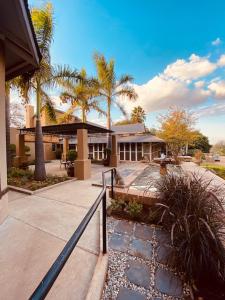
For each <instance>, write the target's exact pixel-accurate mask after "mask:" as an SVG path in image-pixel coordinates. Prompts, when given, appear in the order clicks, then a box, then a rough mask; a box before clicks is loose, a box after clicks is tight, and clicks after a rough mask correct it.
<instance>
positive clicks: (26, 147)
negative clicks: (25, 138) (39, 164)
mask: <svg viewBox="0 0 225 300" xmlns="http://www.w3.org/2000/svg"><path fill="white" fill-rule="evenodd" d="M24 150H25V153H27V152H30V147H29V146H27V145H25V147H24Z"/></svg>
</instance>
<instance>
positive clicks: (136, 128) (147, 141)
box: [26, 105, 165, 161]
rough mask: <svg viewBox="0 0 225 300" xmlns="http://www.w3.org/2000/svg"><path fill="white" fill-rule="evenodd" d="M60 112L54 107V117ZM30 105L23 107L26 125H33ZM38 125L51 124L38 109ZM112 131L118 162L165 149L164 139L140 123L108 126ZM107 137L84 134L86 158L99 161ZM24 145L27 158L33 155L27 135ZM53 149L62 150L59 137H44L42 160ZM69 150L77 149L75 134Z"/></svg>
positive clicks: (50, 156)
mask: <svg viewBox="0 0 225 300" xmlns="http://www.w3.org/2000/svg"><path fill="white" fill-rule="evenodd" d="M63 114H64V112H63V111H60V110H56V117H57V119H59V118H60V117H61V116H62V115H63ZM34 119H35V116H34V108H33V106H31V105H28V106H27V107H26V127H27V128H29V127H34V125H35V120H34ZM41 121H42V126H45V125H52V124H53V123H52V121H50V120H49V119H48V117H47V115H46V113H45V112H42V117H41ZM70 122H71V123H74V122H80V119H79V118H77V117H75V116H74V117H73V118H72V119H71V120H70ZM112 131H114V133H113V134H116V135H117V141H118V154H119V159H120V161H140V160H142V159H143V158H147V159H148V160H150V161H151V160H153V159H154V158H155V157H159V156H160V154H161V152H165V142H164V141H163V140H162V139H160V138H158V137H156V136H154V135H151V134H149V132H146V129H145V126H144V124H140V123H138V124H128V125H114V126H112ZM107 141H108V138H107V136H106V135H103V134H93V135H89V137H88V147H89V158H91V159H94V160H102V159H104V157H105V149H106V148H107ZM26 144H27V145H28V146H29V147H30V148H31V153H30V158H31V159H33V158H34V143H33V139H32V138H31V139H30V141H29V136H28V137H26ZM57 149H61V150H63V137H55V138H54V141H53V140H52V139H51V138H50V137H49V138H45V140H44V152H45V159H46V160H48V159H49V160H51V159H55V158H56V156H55V154H56V151H57ZM69 149H70V150H72V149H74V150H77V138H76V136H74V137H71V138H70V139H69Z"/></svg>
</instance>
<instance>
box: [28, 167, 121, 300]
mask: <svg viewBox="0 0 225 300" xmlns="http://www.w3.org/2000/svg"><path fill="white" fill-rule="evenodd" d="M108 172H111V191H112V198H113V179H114V176H115V173H116V169H115V168H111V169H109V170H107V171H104V172H102V184H103V186H102V191H101V193H100V194H99V195H98V197H97V199H96V200H95V202H94V204H93V205H92V206H91V208H90V209H89V211H88V212H87V214H86V216H85V217H84V218H83V220H82V221H81V223H80V225H79V226H78V227H77V229H76V230H75V232H74V233H73V235H72V236H71V238H70V239H69V241H68V242H67V243H66V245H65V247H64V248H63V250H62V251H61V253H60V254H59V256H58V257H57V258H56V260H55V262H54V263H53V264H52V266H51V267H50V269H49V270H48V272H47V273H46V275H45V276H44V278H43V279H42V280H41V282H40V283H39V285H38V286H37V288H36V289H35V291H34V292H33V294H32V295H31V296H30V298H29V299H30V300H41V299H45V297H46V296H47V294H48V292H49V291H50V289H51V287H52V286H53V284H54V282H55V280H56V279H57V277H58V276H59V274H60V272H61V271H62V269H63V267H64V265H65V263H66V262H67V260H68V258H69V257H70V255H71V253H72V252H73V250H74V248H75V247H76V245H77V243H78V241H79V240H80V238H81V236H82V234H83V232H84V231H85V229H86V227H87V225H88V224H89V222H90V220H91V218H92V217H93V215H94V213H95V211H96V210H97V208H98V206H99V204H100V202H101V201H102V235H103V238H102V242H103V245H102V246H103V247H102V252H103V254H105V253H106V252H107V236H106V180H105V174H106V173H108Z"/></svg>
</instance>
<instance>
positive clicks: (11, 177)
mask: <svg viewBox="0 0 225 300" xmlns="http://www.w3.org/2000/svg"><path fill="white" fill-rule="evenodd" d="M68 179H69V178H68V177H67V176H63V177H58V176H49V175H48V177H47V178H46V180H44V181H36V180H35V179H34V173H33V172H32V171H30V170H28V169H26V170H23V169H19V168H10V169H9V171H8V184H9V185H13V186H17V187H21V188H25V189H28V190H32V191H34V190H37V189H40V188H43V187H46V186H49V185H53V184H56V183H59V182H63V181H65V180H68Z"/></svg>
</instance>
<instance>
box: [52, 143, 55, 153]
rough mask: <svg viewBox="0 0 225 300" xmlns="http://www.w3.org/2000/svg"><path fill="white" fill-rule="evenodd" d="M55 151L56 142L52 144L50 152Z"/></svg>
mask: <svg viewBox="0 0 225 300" xmlns="http://www.w3.org/2000/svg"><path fill="white" fill-rule="evenodd" d="M55 151H56V144H52V152H55Z"/></svg>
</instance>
